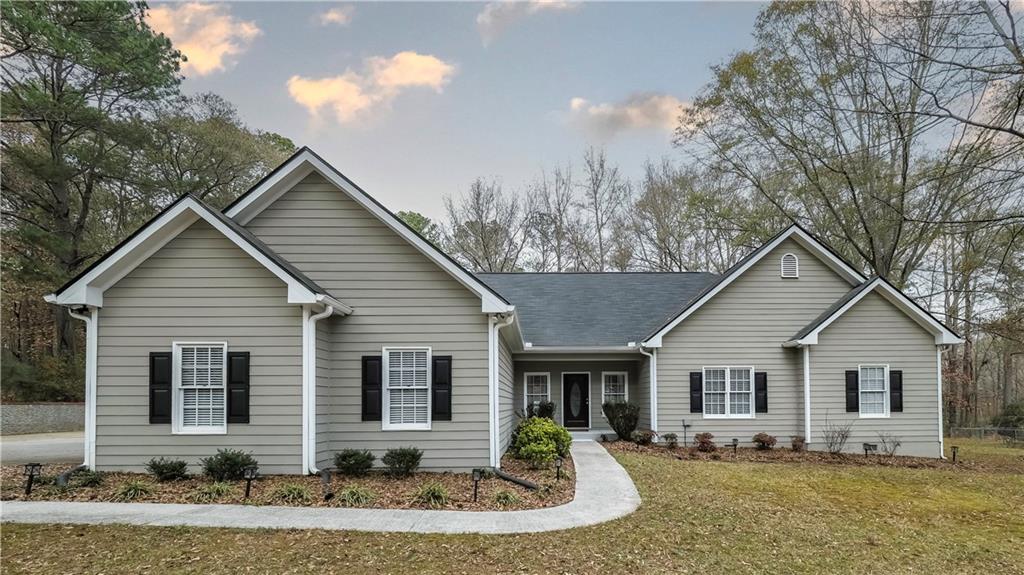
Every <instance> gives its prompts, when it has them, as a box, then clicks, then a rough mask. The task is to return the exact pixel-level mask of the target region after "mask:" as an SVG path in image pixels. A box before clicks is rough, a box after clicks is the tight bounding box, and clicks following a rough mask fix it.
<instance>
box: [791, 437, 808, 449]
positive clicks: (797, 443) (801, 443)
mask: <svg viewBox="0 0 1024 575" xmlns="http://www.w3.org/2000/svg"><path fill="white" fill-rule="evenodd" d="M789 441H790V445H791V446H792V449H793V451H796V452H798V453H799V452H801V451H804V450H805V449H807V439H806V438H804V436H803V435H793V436H790V438H789Z"/></svg>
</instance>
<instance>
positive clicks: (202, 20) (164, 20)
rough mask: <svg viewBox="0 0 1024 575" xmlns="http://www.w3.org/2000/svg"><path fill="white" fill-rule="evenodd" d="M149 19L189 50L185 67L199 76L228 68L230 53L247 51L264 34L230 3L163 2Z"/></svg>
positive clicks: (151, 23)
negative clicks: (234, 11)
mask: <svg viewBox="0 0 1024 575" xmlns="http://www.w3.org/2000/svg"><path fill="white" fill-rule="evenodd" d="M147 21H148V23H149V26H150V27H151V28H153V30H155V31H157V32H160V33H162V34H164V35H165V36H167V37H168V38H170V39H171V42H173V43H174V47H175V48H177V49H178V50H181V52H182V53H183V54H185V56H186V57H187V59H188V61H186V62H185V63H184V64H182V70H184V71H185V72H188V71H192V72H194V73H196V74H197V75H199V76H205V75H207V74H212V73H214V72H219V71H221V70H224V69H225V68H226V67H227V66H229V65H230V64H231V62H230V61H229V59H230V57H232V56H237V55H239V54H241V53H242V52H245V51H246V50H247V49H248V48H249V45H250V44H251V43H252V41H253V40H254V39H255V38H256V37H257V36H259V35H260V34H262V31H261V30H260V29H259V28H258V27H257V26H256V23H255V22H252V21H244V20H239V19H237V18H235V17H234V16H232V15H231V13H230V7H229V5H227V4H202V3H199V2H188V3H185V4H173V5H171V4H161V5H159V6H156V7H154V8H151V9H150V11H149V15H148V17H147Z"/></svg>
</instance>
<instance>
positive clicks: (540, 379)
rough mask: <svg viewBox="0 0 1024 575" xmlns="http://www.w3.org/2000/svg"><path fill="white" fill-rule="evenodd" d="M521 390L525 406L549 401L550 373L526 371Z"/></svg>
mask: <svg viewBox="0 0 1024 575" xmlns="http://www.w3.org/2000/svg"><path fill="white" fill-rule="evenodd" d="M523 377H524V378H525V379H524V382H523V388H524V389H523V391H524V393H525V395H526V405H525V408H526V410H527V411H529V409H530V407H531V406H533V407H536V406H537V405H540V404H541V403H544V402H547V401H551V374H549V373H527V374H525V375H524V376H523Z"/></svg>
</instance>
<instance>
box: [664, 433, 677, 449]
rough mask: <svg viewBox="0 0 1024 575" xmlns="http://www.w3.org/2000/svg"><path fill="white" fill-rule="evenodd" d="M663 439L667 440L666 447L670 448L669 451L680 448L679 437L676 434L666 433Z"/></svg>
mask: <svg viewBox="0 0 1024 575" xmlns="http://www.w3.org/2000/svg"><path fill="white" fill-rule="evenodd" d="M661 438H662V439H664V440H665V447H668V448H669V449H675V448H677V447H679V436H678V435H676V434H675V433H666V434H665V435H662V436H661Z"/></svg>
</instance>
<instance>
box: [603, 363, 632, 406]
mask: <svg viewBox="0 0 1024 575" xmlns="http://www.w3.org/2000/svg"><path fill="white" fill-rule="evenodd" d="M628 379H629V376H628V374H627V373H626V372H625V371H606V372H603V373H602V374H601V403H602V404H603V403H608V402H611V403H626V401H628V400H629V394H628V392H627V389H626V382H627V380H628Z"/></svg>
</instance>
